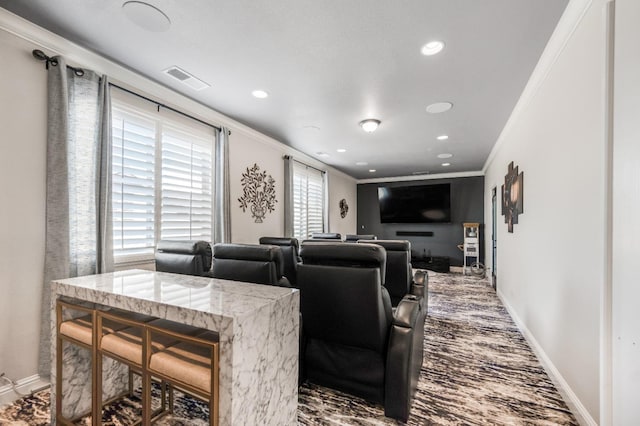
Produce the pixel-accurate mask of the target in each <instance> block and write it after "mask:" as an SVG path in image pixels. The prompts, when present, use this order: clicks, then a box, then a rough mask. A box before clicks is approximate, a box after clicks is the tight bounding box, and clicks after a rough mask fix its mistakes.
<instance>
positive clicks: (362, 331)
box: [298, 242, 426, 421]
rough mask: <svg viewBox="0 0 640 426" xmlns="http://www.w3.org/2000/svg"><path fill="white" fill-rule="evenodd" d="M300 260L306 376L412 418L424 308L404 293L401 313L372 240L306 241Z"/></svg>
mask: <svg viewBox="0 0 640 426" xmlns="http://www.w3.org/2000/svg"><path fill="white" fill-rule="evenodd" d="M300 255H301V257H302V264H301V265H299V266H298V285H299V287H300V297H301V302H300V309H301V312H302V316H303V318H304V332H305V339H306V345H305V349H304V354H303V356H302V359H301V362H304V363H305V370H306V376H307V379H308V380H310V381H311V382H315V383H317V384H320V385H324V386H328V387H332V388H335V389H338V390H342V391H344V392H347V393H351V394H353V395H357V396H360V397H362V398H365V399H367V400H370V401H373V402H377V403H381V404H383V405H384V410H385V415H386V416H388V417H393V418H396V419H400V420H402V421H406V420H407V418H408V416H409V409H410V406H411V399H412V398H413V395H414V393H415V389H416V386H417V381H418V376H419V374H420V368H421V366H422V355H423V338H424V319H425V313H426V312H425V311H424V309H426V308H423V307H422V304H421V303H420V300H419V298H418V297H417V296H415V295H406V296H405V297H404V298H403V299H402V300H401V301H400V302H399V303H398V306H397V308H396V310H395V313H394V312H393V310H392V307H391V300H390V298H389V293H388V292H387V289H386V288H385V287H384V285H383V284H384V277H385V268H386V258H387V256H386V251H385V249H384V248H383V247H381V246H379V245H374V244H345V243H340V244H336V243H330V242H317V243H311V244H303V245H302V247H301V250H300Z"/></svg>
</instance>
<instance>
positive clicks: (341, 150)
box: [336, 148, 347, 152]
mask: <svg viewBox="0 0 640 426" xmlns="http://www.w3.org/2000/svg"><path fill="white" fill-rule="evenodd" d="M336 151H338V152H347V150H346V149H344V148H338V149H336Z"/></svg>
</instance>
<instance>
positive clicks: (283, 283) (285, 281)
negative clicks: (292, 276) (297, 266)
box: [278, 276, 291, 287]
mask: <svg viewBox="0 0 640 426" xmlns="http://www.w3.org/2000/svg"><path fill="white" fill-rule="evenodd" d="M278 287H291V283H290V282H289V279H288V278H287V277H284V276H282V277H280V279H279V280H278Z"/></svg>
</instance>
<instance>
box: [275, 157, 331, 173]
mask: <svg viewBox="0 0 640 426" xmlns="http://www.w3.org/2000/svg"><path fill="white" fill-rule="evenodd" d="M284 158H286V159H287V160H293V161H295V162H296V163H298V164H301V165H303V166H305V167H308V168H310V169H313V170H316V171H318V172H320V173H322V174H326V173H327V171H326V170H321V169H319V168H317V167H313V166H310V165H308V164H307V163H303V162H302V161H298V160H296V159H295V158H294V157H292V156H290V155H285V156H284Z"/></svg>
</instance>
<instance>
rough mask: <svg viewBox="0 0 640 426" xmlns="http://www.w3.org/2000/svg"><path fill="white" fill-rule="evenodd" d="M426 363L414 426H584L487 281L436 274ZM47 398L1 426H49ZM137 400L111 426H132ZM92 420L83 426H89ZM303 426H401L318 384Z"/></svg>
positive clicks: (182, 416)
mask: <svg viewBox="0 0 640 426" xmlns="http://www.w3.org/2000/svg"><path fill="white" fill-rule="evenodd" d="M425 327H426V330H425V360H424V363H423V366H422V371H421V373H420V382H419V384H418V391H417V393H416V396H415V399H414V403H413V406H412V409H411V416H410V418H409V421H408V423H407V424H409V425H461V424H464V425H577V424H578V423H577V421H576V419H575V418H574V417H573V415H572V414H571V412H570V411H569V409H568V408H567V406H566V405H565V403H564V402H563V400H562V398H561V397H560V395H559V393H558V392H557V390H556V389H555V387H554V385H553V383H552V382H551V380H550V379H549V378H548V376H547V375H546V373H545V372H544V370H543V369H542V367H541V365H540V364H539V362H538V361H537V359H536V357H535V355H534V354H533V352H532V351H531V349H530V348H529V346H528V345H527V343H526V341H525V340H524V338H523V337H522V335H521V334H520V332H519V331H518V329H517V327H516V326H515V324H514V323H513V321H512V320H511V318H510V317H509V314H508V313H507V311H506V310H505V309H504V307H503V306H502V304H501V303H500V301H499V300H498V298H497V297H496V295H495V292H494V291H493V289H492V288H491V286H490V285H489V283H488V281H487V280H481V279H478V278H475V277H465V276H462V275H459V274H438V273H435V272H429V314H428V316H427V321H426V324H425ZM48 400H49V393H48V391H42V392H40V393H37V394H35V395H33V396H31V397H27V398H23V399H22V400H19V401H17V402H16V403H14V404H12V405H10V406H8V407H6V408H5V409H3V410H0V425H30V426H31V425H47V424H49V417H48V413H49V407H48ZM138 403H139V401H138V400H137V399H135V398H133V399H132V400H124V401H121V402H119V403H118V404H115V405H113V406H111V407H109V408H108V409H107V410H106V411H105V415H104V417H103V422H104V423H103V424H105V425H113V426H121V425H126V424H131V423H132V421H131V420H132V418H134V416H135V411H136V406H137V405H138ZM207 415H208V412H207V409H206V407H205V406H204V405H203V404H201V403H199V402H196V401H193V400H190V399H189V398H183V397H181V398H180V399H178V400H177V403H176V413H175V415H174V416H171V417H166V418H163V419H162V421H161V422H159V423H158V424H161V425H194V426H196V425H204V424H207V423H206V422H205V421H203V420H202V419H203V418H204V419H206V418H207ZM86 420H88V419H85V420H84V421H82V422H80V423H79V424H87V425H88V424H89V423H88V422H87V421H86ZM298 422H299V424H300V425H367V426H373V425H397V424H400V423H398V422H396V421H394V420H392V419H388V418H386V417H384V410H383V408H382V407H381V406H377V405H373V404H370V403H368V402H366V401H364V400H361V399H359V398H354V397H351V396H349V395H345V394H343V393H340V392H337V391H333V390H331V389H327V388H322V387H320V386H316V385H313V384H305V385H304V386H302V387H301V388H300V397H299V407H298Z"/></svg>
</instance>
